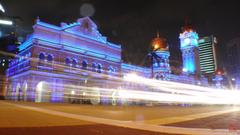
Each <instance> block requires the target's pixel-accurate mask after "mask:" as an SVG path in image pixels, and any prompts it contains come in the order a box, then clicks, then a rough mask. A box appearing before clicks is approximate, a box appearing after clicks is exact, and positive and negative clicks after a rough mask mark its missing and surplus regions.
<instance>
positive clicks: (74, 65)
mask: <svg viewBox="0 0 240 135" xmlns="http://www.w3.org/2000/svg"><path fill="white" fill-rule="evenodd" d="M72 66H73V67H74V68H76V67H77V60H76V59H73V60H72Z"/></svg>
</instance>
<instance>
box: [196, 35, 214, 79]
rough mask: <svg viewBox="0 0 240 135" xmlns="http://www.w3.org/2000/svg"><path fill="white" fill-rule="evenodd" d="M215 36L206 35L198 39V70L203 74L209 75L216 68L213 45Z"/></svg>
mask: <svg viewBox="0 0 240 135" xmlns="http://www.w3.org/2000/svg"><path fill="white" fill-rule="evenodd" d="M216 44H217V40H216V37H214V36H208V37H203V38H200V39H199V40H198V48H199V60H200V71H201V73H202V74H204V75H211V74H213V73H215V71H216V69H217V58H216V50H215V46H216Z"/></svg>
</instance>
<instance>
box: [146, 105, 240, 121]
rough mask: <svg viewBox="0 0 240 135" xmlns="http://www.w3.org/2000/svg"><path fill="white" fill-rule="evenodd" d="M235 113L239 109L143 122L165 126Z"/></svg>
mask: <svg viewBox="0 0 240 135" xmlns="http://www.w3.org/2000/svg"><path fill="white" fill-rule="evenodd" d="M237 111H240V109H239V108H234V109H230V110H224V111H214V112H207V113H200V114H193V115H185V116H178V117H169V118H161V119H154V120H145V121H144V123H146V124H153V125H165V124H172V123H178V122H184V121H189V120H195V119H201V118H207V117H212V116H217V115H222V114H226V113H232V112H237Z"/></svg>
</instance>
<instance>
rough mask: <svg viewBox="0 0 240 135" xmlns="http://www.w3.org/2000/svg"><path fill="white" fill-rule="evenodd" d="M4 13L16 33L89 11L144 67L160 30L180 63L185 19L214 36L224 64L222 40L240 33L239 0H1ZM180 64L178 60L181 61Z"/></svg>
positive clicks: (128, 59) (125, 56) (127, 56)
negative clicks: (15, 20) (39, 22)
mask: <svg viewBox="0 0 240 135" xmlns="http://www.w3.org/2000/svg"><path fill="white" fill-rule="evenodd" d="M1 3H2V5H3V6H4V7H5V10H6V14H7V15H9V16H19V17H21V18H22V21H19V22H18V25H19V27H18V33H19V34H20V35H26V34H29V33H31V30H32V25H33V24H34V19H35V18H37V16H39V17H40V20H42V21H45V22H48V23H52V24H56V25H59V24H60V22H68V23H70V22H74V21H76V20H77V18H79V17H83V16H86V15H90V16H91V18H92V19H93V20H94V22H95V23H96V24H97V25H98V27H99V30H100V32H101V33H102V34H103V35H104V36H107V37H108V40H109V41H112V42H114V43H117V44H121V45H122V48H123V59H124V61H125V62H131V63H133V64H137V65H146V63H147V62H146V60H147V59H146V55H147V52H148V49H149V46H150V42H151V40H152V39H153V38H154V37H155V36H156V32H157V31H159V32H160V35H161V36H163V37H165V38H166V39H167V42H168V44H169V46H170V52H171V61H172V62H174V61H180V60H181V53H180V50H179V39H178V36H179V33H180V32H181V27H182V26H183V25H184V20H185V18H186V17H187V18H189V19H190V20H191V23H192V25H193V26H194V28H195V29H196V31H197V32H198V34H199V36H200V37H203V36H208V35H211V34H213V35H215V36H216V37H217V39H218V42H219V44H218V47H217V53H218V57H219V60H218V61H219V65H220V66H221V65H222V64H224V62H223V60H224V59H223V57H222V56H224V55H225V52H224V50H225V47H226V43H227V42H228V41H229V40H231V39H233V38H236V37H238V36H240V6H239V4H238V1H237V0H235V1H234V0H227V1H224V0H198V1H197V0H165V1H163V0H2V1H1ZM180 63H181V62H180Z"/></svg>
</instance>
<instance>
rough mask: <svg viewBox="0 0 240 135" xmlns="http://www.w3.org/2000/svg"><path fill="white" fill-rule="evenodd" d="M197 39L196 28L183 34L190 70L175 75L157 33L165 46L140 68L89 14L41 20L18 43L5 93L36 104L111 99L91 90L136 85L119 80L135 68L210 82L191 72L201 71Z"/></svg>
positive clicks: (157, 75)
mask: <svg viewBox="0 0 240 135" xmlns="http://www.w3.org/2000/svg"><path fill="white" fill-rule="evenodd" d="M197 40H198V35H197V33H196V32H194V31H183V33H181V34H180V41H181V50H182V52H183V69H184V70H185V71H186V72H187V73H183V74H181V75H174V74H171V69H170V65H169V56H170V53H169V50H168V46H167V45H166V43H164V42H165V41H164V40H162V39H161V38H160V37H159V36H158V37H157V38H156V39H155V41H154V42H153V43H158V42H159V41H161V42H163V43H164V45H163V46H161V47H159V48H158V50H155V52H156V53H155V54H156V55H157V56H156V58H155V59H154V60H153V65H152V67H140V66H136V65H131V64H127V63H124V62H122V57H121V51H122V49H121V45H117V44H114V43H111V42H109V41H108V40H107V38H106V37H104V36H102V35H101V34H100V32H99V31H98V28H97V25H96V24H95V23H94V22H93V21H92V20H91V19H90V18H88V17H84V18H80V19H78V20H77V21H76V22H75V23H72V24H66V23H61V24H60V26H55V25H51V24H48V23H45V22H42V21H40V19H37V20H36V23H35V24H34V26H33V33H32V34H31V35H29V36H28V37H27V39H26V41H25V42H24V43H22V44H21V45H20V46H19V50H20V53H19V54H18V56H17V57H16V58H15V59H14V60H12V61H11V63H10V67H9V69H8V71H7V86H6V97H7V98H8V99H12V100H25V101H34V102H68V100H69V98H68V97H69V96H73V95H81V96H82V97H83V98H84V96H85V95H90V96H91V95H99V98H98V99H96V98H95V99H96V100H94V101H92V103H99V102H101V103H104V102H108V101H109V97H104V96H101V95H114V93H109V91H100V90H99V91H96V90H95V91H91V88H99V89H100V88H109V89H118V88H119V87H126V88H128V87H135V85H134V86H133V85H132V84H128V83H123V82H122V81H121V80H122V79H121V78H123V77H124V76H125V75H127V74H128V73H133V72H134V73H136V74H137V75H139V76H143V77H146V78H151V77H154V78H156V79H159V80H166V81H174V82H182V83H189V84H195V85H199V84H201V85H207V79H206V78H196V77H195V76H194V75H191V74H196V73H197V72H198V70H199V62H198V61H199V60H198V57H197V55H198V51H197V50H198V48H197V47H198V42H197ZM136 87H139V86H136ZM143 87H145V86H141V88H143ZM145 90H148V88H147V87H145ZM110 98H112V97H110ZM111 102H112V101H111Z"/></svg>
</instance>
